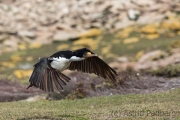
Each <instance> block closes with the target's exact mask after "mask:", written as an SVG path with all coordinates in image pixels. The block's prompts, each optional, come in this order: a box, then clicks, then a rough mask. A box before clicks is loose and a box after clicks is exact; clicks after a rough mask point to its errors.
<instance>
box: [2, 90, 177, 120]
mask: <svg viewBox="0 0 180 120" xmlns="http://www.w3.org/2000/svg"><path fill="white" fill-rule="evenodd" d="M179 99H180V89H176V90H170V91H166V92H161V93H153V94H130V95H113V96H103V97H95V98H86V99H78V100H60V101H47V100H43V101H37V102H25V101H19V102H11V103H0V106H1V109H0V119H2V120H7V119H11V120H16V119H18V120H26V119H57V120H60V119H62V120H90V119H93V120H96V119H98V120H99V119H102V120H105V119H108V120H110V119H112V120H114V119H121V120H132V119H134V120H137V119H139V120H140V119H142V120H144V119H150V120H154V119H158V120H159V119H162V120H165V119H166V120H167V119H168V120H170V119H171V120H172V119H175V120H177V119H180V103H179Z"/></svg>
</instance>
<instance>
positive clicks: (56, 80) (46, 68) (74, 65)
mask: <svg viewBox="0 0 180 120" xmlns="http://www.w3.org/2000/svg"><path fill="white" fill-rule="evenodd" d="M64 69H69V70H74V71H75V70H77V71H81V72H85V73H94V74H96V75H98V76H101V77H102V78H104V79H108V80H112V81H113V82H115V81H116V76H117V75H118V74H117V72H116V71H115V70H114V69H112V68H111V67H110V66H109V65H108V64H106V63H105V62H104V61H103V60H102V59H100V58H99V57H98V56H97V55H96V54H95V53H93V52H91V51H90V50H89V49H87V48H82V49H78V50H75V51H70V50H67V51H59V52H57V53H54V54H53V55H51V56H50V57H48V58H41V59H39V61H38V62H37V63H36V64H35V65H34V70H33V73H32V75H31V77H30V79H29V82H30V85H29V86H28V88H29V87H32V86H34V87H37V88H39V89H41V90H44V91H47V92H54V91H56V92H60V91H61V90H62V89H63V86H64V85H66V82H69V80H70V78H69V77H67V76H66V75H64V74H63V73H61V71H63V70H64ZM28 88H27V89H28Z"/></svg>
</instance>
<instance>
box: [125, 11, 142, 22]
mask: <svg viewBox="0 0 180 120" xmlns="http://www.w3.org/2000/svg"><path fill="white" fill-rule="evenodd" d="M127 14H128V17H129V19H130V20H137V19H138V18H139V16H140V14H141V13H140V11H139V10H135V9H129V10H128V11H127Z"/></svg>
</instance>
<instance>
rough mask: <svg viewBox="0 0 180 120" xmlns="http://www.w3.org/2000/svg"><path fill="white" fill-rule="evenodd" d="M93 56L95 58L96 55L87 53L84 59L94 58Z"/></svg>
mask: <svg viewBox="0 0 180 120" xmlns="http://www.w3.org/2000/svg"><path fill="white" fill-rule="evenodd" d="M94 56H97V54H94V53H91V52H87V53H86V54H85V55H84V58H89V57H94Z"/></svg>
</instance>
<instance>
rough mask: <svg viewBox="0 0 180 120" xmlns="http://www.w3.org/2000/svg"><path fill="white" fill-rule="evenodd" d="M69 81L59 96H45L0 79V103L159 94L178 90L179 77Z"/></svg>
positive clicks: (79, 78)
mask: <svg viewBox="0 0 180 120" xmlns="http://www.w3.org/2000/svg"><path fill="white" fill-rule="evenodd" d="M70 76H71V81H70V82H69V83H68V84H67V86H64V91H62V93H61V94H55V93H53V94H49V95H45V92H42V91H41V90H38V89H36V88H30V89H28V90H27V89H26V88H27V85H22V84H20V83H18V82H12V81H10V80H3V79H2V80H0V84H1V86H0V91H1V92H0V96H1V97H0V102H10V101H18V100H26V101H36V100H41V99H64V98H66V99H79V98H84V97H94V96H102V95H115V94H140V93H141V94H147V93H152V92H162V91H166V90H171V89H175V88H179V87H180V79H179V78H164V77H155V76H150V75H138V76H137V75H135V73H131V74H129V73H120V76H121V77H122V78H121V80H122V81H121V82H118V83H117V85H112V84H111V83H108V82H105V81H104V80H103V79H102V78H98V77H92V76H89V75H88V74H81V73H74V74H71V75H70Z"/></svg>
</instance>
